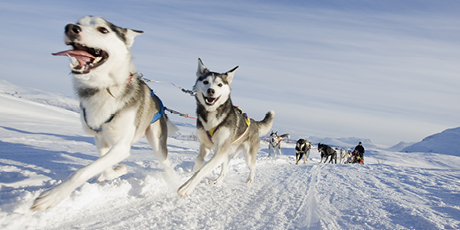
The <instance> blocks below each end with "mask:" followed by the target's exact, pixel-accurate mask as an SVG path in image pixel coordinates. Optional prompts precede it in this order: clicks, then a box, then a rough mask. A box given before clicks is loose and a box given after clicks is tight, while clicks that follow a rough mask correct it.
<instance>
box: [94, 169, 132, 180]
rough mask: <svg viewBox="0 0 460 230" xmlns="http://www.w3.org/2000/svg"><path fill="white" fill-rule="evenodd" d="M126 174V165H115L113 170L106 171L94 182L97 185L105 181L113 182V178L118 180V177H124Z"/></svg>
mask: <svg viewBox="0 0 460 230" xmlns="http://www.w3.org/2000/svg"><path fill="white" fill-rule="evenodd" d="M126 173H128V167H127V166H126V165H117V167H115V168H114V169H111V168H110V169H106V170H105V171H104V172H103V173H101V175H100V176H99V178H97V180H96V182H97V183H102V182H104V181H105V180H113V179H115V178H118V177H120V176H123V175H125V174H126Z"/></svg>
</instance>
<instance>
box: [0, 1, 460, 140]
mask: <svg viewBox="0 0 460 230" xmlns="http://www.w3.org/2000/svg"><path fill="white" fill-rule="evenodd" d="M458 12H460V1H450V0H447V1H404V0H403V1H318V2H314V1H175V0H173V1H167V2H164V1H110V2H103V1H39V2H38V1H15V2H13V1H11V2H5V1H2V2H0V19H2V22H3V26H2V31H3V32H2V33H1V34H0V41H2V44H3V45H2V46H0V59H1V62H0V66H1V69H2V70H3V74H2V75H0V78H1V79H4V80H7V81H9V82H12V83H14V84H17V85H20V86H27V87H34V88H38V89H42V90H46V91H50V92H58V93H61V94H64V95H70V96H72V95H74V93H73V90H72V87H71V81H70V79H71V77H70V76H69V75H68V73H69V72H70V71H69V67H68V62H69V60H67V59H66V58H63V57H53V56H51V53H53V52H58V51H62V50H66V49H67V47H66V46H65V45H64V43H63V31H64V26H65V25H66V24H68V23H74V22H76V21H77V20H78V19H79V18H81V17H83V16H85V15H95V16H102V17H104V18H105V19H107V20H108V21H111V22H113V23H114V24H116V25H118V26H121V27H128V28H132V29H137V30H143V31H144V34H142V35H141V36H138V37H136V41H135V43H134V46H133V48H132V52H133V57H134V63H135V64H136V66H137V68H138V69H139V71H140V72H142V73H143V74H144V76H145V77H147V78H150V79H155V80H159V81H166V82H174V83H176V84H177V85H180V86H182V87H184V88H191V87H192V86H193V84H194V81H195V71H196V68H197V59H198V58H202V60H203V62H204V64H205V65H206V66H207V67H208V68H209V69H211V70H213V71H216V72H225V71H228V70H230V69H232V68H233V67H235V66H240V68H239V69H238V70H237V72H236V75H235V79H234V81H233V85H232V89H233V92H232V98H233V101H234V103H235V104H237V105H239V106H240V107H241V108H242V109H243V110H244V111H245V112H247V113H248V114H249V115H250V116H251V117H253V118H255V119H261V118H263V115H264V114H265V113H266V111H268V110H275V111H276V120H275V125H274V130H278V131H279V132H280V133H291V134H292V136H293V137H294V138H300V137H309V136H320V137H321V136H322V137H326V136H327V137H352V136H353V137H361V138H369V139H371V140H372V141H373V142H374V143H376V144H383V145H388V146H391V145H394V144H396V143H398V142H399V141H406V142H413V141H420V140H421V139H422V138H424V137H426V136H428V135H431V134H434V133H437V132H440V131H442V130H444V129H447V128H452V127H458V126H460V125H459V120H460V119H459V115H458V114H460V103H459V101H460V90H459V86H460V78H459V73H460V65H459V61H460V14H458ZM150 86H151V87H152V88H153V89H154V90H155V91H156V93H157V94H158V95H160V97H161V98H162V99H163V101H164V103H165V104H166V106H168V107H171V108H173V109H176V110H179V111H182V112H185V113H189V114H194V111H195V100H194V99H193V98H192V97H190V96H187V95H185V94H182V93H180V91H178V90H177V89H175V88H173V87H172V86H169V85H161V84H160V85H159V84H153V85H152V84H151V85H150ZM174 119H175V120H180V119H181V118H174Z"/></svg>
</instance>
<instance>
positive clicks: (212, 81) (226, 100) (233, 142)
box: [177, 59, 275, 196]
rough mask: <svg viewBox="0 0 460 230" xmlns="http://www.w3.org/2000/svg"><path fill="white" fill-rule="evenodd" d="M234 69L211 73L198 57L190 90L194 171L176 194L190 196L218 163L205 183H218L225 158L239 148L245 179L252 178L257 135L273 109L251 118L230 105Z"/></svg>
mask: <svg viewBox="0 0 460 230" xmlns="http://www.w3.org/2000/svg"><path fill="white" fill-rule="evenodd" d="M237 68H238V67H235V68H233V69H232V70H230V71H228V72H226V73H216V72H211V71H209V70H208V69H207V68H206V67H205V66H204V65H203V62H202V61H201V59H198V70H197V73H196V76H197V79H196V83H195V86H194V90H195V91H196V96H195V98H196V101H197V109H196V112H197V116H198V119H197V136H198V140H199V141H200V149H199V153H198V156H197V158H196V160H195V166H194V167H193V172H194V174H193V176H192V177H191V178H190V179H189V180H188V181H187V182H185V183H184V184H183V185H182V186H181V187H180V188H179V189H178V190H177V193H178V195H179V196H187V195H190V194H191V193H192V192H193V190H194V188H195V187H196V186H197V185H198V183H199V182H200V181H201V179H203V177H205V176H206V175H207V174H209V173H210V172H211V171H212V170H214V169H215V168H217V167H218V166H219V165H221V172H220V176H219V177H218V178H217V179H216V180H213V181H210V182H209V183H210V184H218V183H221V182H222V180H223V179H224V177H225V175H226V173H227V166H228V163H229V161H230V160H231V159H232V158H234V157H235V156H236V155H237V154H238V153H239V152H240V151H243V154H244V157H245V159H246V164H247V166H248V167H249V171H250V173H249V177H248V179H247V181H246V182H247V183H252V182H253V180H254V174H255V166H256V154H257V152H258V151H259V143H260V142H259V137H260V136H263V135H265V134H266V133H268V132H269V131H270V128H271V127H272V124H273V119H274V116H275V112H274V111H270V112H268V113H267V114H266V115H265V118H264V119H263V120H262V121H254V120H253V119H250V118H248V117H247V116H246V114H243V113H242V112H241V110H240V109H238V108H237V107H235V106H234V105H233V104H232V100H231V99H230V92H231V87H230V84H231V83H232V80H233V76H234V74H235V70H236V69H237ZM211 150H213V152H214V155H213V156H212V158H211V159H210V160H209V162H208V163H207V164H205V165H204V158H205V157H206V155H208V154H209V152H210V151H211Z"/></svg>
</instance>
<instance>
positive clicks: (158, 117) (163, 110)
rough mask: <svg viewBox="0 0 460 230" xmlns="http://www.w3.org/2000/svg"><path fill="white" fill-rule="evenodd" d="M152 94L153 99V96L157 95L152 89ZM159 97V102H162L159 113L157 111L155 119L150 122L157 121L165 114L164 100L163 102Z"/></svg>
mask: <svg viewBox="0 0 460 230" xmlns="http://www.w3.org/2000/svg"><path fill="white" fill-rule="evenodd" d="M150 96H151V97H152V100H153V98H154V97H155V93H154V92H153V91H150ZM157 98H158V102H160V111H159V112H158V113H155V115H153V119H152V121H151V122H150V124H151V123H153V122H155V121H157V120H158V119H160V117H161V116H163V114H165V107H164V106H163V102H161V100H160V98H159V97H157Z"/></svg>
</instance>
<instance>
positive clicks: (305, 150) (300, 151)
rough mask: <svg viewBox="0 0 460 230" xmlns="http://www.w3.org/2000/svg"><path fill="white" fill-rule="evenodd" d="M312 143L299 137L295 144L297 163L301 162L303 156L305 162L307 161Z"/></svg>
mask: <svg viewBox="0 0 460 230" xmlns="http://www.w3.org/2000/svg"><path fill="white" fill-rule="evenodd" d="M310 149H311V143H310V142H309V141H307V140H305V139H299V140H298V141H297V143H296V144H295V164H296V165H297V164H299V161H300V160H301V159H302V157H304V156H305V158H304V159H303V163H304V164H305V163H307V160H308V156H309V155H310Z"/></svg>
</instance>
